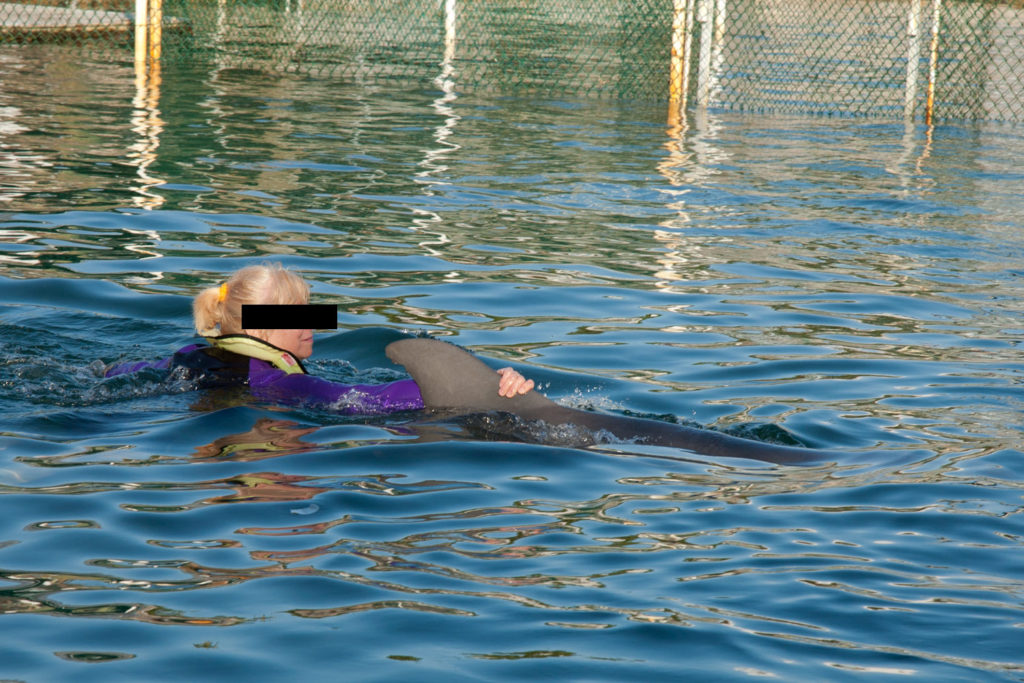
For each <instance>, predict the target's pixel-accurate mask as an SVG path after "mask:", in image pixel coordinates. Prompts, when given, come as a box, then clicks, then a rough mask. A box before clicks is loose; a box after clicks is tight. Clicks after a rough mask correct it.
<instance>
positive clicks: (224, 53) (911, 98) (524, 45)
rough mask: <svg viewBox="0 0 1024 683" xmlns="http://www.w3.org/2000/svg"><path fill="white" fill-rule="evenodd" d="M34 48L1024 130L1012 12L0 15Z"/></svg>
mask: <svg viewBox="0 0 1024 683" xmlns="http://www.w3.org/2000/svg"><path fill="white" fill-rule="evenodd" d="M137 10H138V12H139V13H140V14H137V13H136V11H137ZM147 12H148V14H146V13H147ZM137 17H138V18H140V20H141V21H140V29H139V30H137V29H136V18H137ZM147 26H148V36H149V37H148V41H149V42H148V43H146V39H145V38H142V39H141V41H142V42H140V38H139V36H140V35H141V34H142V32H143V31H145V30H146V29H147ZM155 28H159V29H160V30H158V31H156V32H154V29H155ZM154 40H155V41H157V42H156V45H157V46H158V49H157V50H156V52H154V51H153V50H154V48H153V45H154V44H153V41H154ZM26 42H49V43H58V44H64V45H68V44H73V45H77V46H80V47H81V48H82V49H87V50H90V51H94V52H95V51H99V52H104V53H120V54H122V55H123V58H124V59H127V60H130V59H131V58H132V57H131V55H132V50H133V49H135V50H138V49H140V48H138V46H139V45H148V46H149V47H148V50H149V52H150V54H151V55H158V58H159V59H160V60H161V61H162V63H163V64H165V65H173V64H174V63H175V62H177V61H180V60H184V59H187V60H189V61H190V62H193V63H196V62H199V63H202V64H209V66H210V68H212V69H223V68H234V67H239V68H248V69H265V70H288V71H299V72H305V73H310V74H314V75H318V76H324V77H331V78H341V79H346V80H350V81H355V82H365V83H373V82H382V81H387V82H396V81H398V82H403V83H408V84H410V85H412V86H416V85H422V86H426V87H434V84H437V83H441V82H444V83H446V84H447V85H448V86H450V87H454V88H455V89H457V90H460V91H471V90H486V91H489V92H495V93H503V94H504V93H507V94H534V95H539V96H559V97H565V96H579V97H591V96H599V97H614V98H624V99H647V100H659V99H660V100H666V101H668V100H672V101H673V102H676V103H678V104H680V105H683V106H687V107H694V106H697V107H704V106H706V107H710V108H715V109H743V110H753V111H771V112H800V113H808V112H814V113H824V114H833V115H872V116H902V115H906V114H910V115H914V116H930V115H931V113H932V112H934V116H935V118H937V119H991V120H1017V121H1020V120H1024V2H1022V0H1012V1H1011V2H993V1H991V0H973V1H972V0H955V1H951V0H486V1H484V0H163V1H161V0H35V1H33V2H31V3H29V2H25V1H23V0H13V1H8V2H0V49H12V48H10V47H8V46H9V45H11V44H15V43H26Z"/></svg>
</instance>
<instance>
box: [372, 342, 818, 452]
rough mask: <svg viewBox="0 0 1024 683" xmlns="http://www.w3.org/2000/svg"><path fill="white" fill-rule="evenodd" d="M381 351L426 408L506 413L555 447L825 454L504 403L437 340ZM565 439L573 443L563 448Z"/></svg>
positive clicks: (531, 398) (480, 369) (478, 366)
mask: <svg viewBox="0 0 1024 683" xmlns="http://www.w3.org/2000/svg"><path fill="white" fill-rule="evenodd" d="M384 352H385V353H386V354H387V357H388V358H390V359H391V360H392V361H393V362H395V363H397V364H399V365H401V366H403V367H404V368H405V369H406V371H407V372H408V373H409V374H410V375H411V376H412V378H413V379H414V380H416V383H417V384H418V385H419V387H420V393H421V394H422V395H423V403H424V405H425V406H426V407H427V408H428V409H431V410H437V411H445V412H454V413H456V414H476V413H488V412H495V411H497V412H501V413H511V414H513V415H516V416H518V417H519V418H521V419H523V420H529V421H536V422H542V423H544V424H546V425H547V426H549V427H552V428H556V429H558V432H559V435H560V436H561V437H562V438H560V439H559V443H560V444H564V445H570V446H574V447H585V446H591V445H594V444H596V443H609V442H615V441H619V442H623V443H638V444H645V445H653V446H668V447H671V448H681V449H685V450H688V451H692V452H693V453H698V454H701V455H711V456H719V457H728V458H747V459H752V460H762V461H766V462H772V463H777V464H799V463H809V462H812V461H819V460H821V459H822V457H823V456H824V455H825V454H824V453H822V452H821V451H816V450H814V449H810V448H797V447H790V446H781V445H776V444H769V443H765V442H762V441H754V440H753V439H744V438H740V437H736V436H730V435H728V434H723V433H721V432H715V431H711V430H707V429H697V428H694V427H686V426H683V425H678V424H671V423H668V422H660V421H658V420H647V419H642V418H635V417H626V416H621V415H607V414H603V413H594V412H588V411H585V410H576V409H574V408H568V407H566V406H563V405H559V404H558V403H555V402H554V401H552V400H551V399H549V398H548V397H546V396H544V395H543V394H541V393H540V392H539V391H531V392H529V393H527V394H521V395H519V396H515V397H513V398H505V397H502V396H499V395H498V382H499V376H498V373H496V372H495V371H494V370H493V369H491V368H490V367H488V366H487V365H486V364H484V362H483V361H481V360H480V359H478V358H476V357H475V356H473V355H472V354H471V353H469V352H468V351H466V350H464V349H462V348H459V347H458V346H456V345H454V344H451V343H448V342H445V341H440V340H438V339H429V338H422V337H417V338H412V339H402V340H399V341H395V342H392V343H390V344H388V345H387V347H386V348H385V350H384ZM566 434H568V435H569V437H570V439H571V440H572V443H565V435H566Z"/></svg>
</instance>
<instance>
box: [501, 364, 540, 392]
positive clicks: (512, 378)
mask: <svg viewBox="0 0 1024 683" xmlns="http://www.w3.org/2000/svg"><path fill="white" fill-rule="evenodd" d="M498 374H499V375H501V380H500V381H499V382H498V395H499V396H504V397H505V398H512V397H513V396H516V395H518V394H525V393H527V392H529V391H531V390H532V389H533V380H532V379H526V378H525V377H523V376H522V375H520V374H519V373H518V372H516V371H515V370H513V369H512V368H502V369H501V370H498Z"/></svg>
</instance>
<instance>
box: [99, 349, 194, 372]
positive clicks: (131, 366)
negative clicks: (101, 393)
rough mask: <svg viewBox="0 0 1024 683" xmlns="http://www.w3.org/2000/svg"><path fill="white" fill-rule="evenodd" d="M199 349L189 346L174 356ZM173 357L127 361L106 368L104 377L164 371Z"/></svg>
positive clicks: (179, 350)
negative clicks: (152, 370)
mask: <svg viewBox="0 0 1024 683" xmlns="http://www.w3.org/2000/svg"><path fill="white" fill-rule="evenodd" d="M198 348H200V345H199V344H189V345H188V346H186V347H184V348H181V349H178V351H177V352H176V353H175V356H176V355H178V354H182V353H188V352H189V351H194V350H195V349H198ZM173 359H174V356H168V357H167V358H164V359H162V360H155V361H152V360H144V361H128V362H126V363H115V364H113V365H111V366H110V367H108V368H107V369H106V370H105V371H104V373H103V376H104V377H116V376H117V375H127V374H129V373H132V372H138V371H140V370H145V369H146V368H152V369H154V370H166V369H167V368H169V367H170V366H171V361H172V360H173Z"/></svg>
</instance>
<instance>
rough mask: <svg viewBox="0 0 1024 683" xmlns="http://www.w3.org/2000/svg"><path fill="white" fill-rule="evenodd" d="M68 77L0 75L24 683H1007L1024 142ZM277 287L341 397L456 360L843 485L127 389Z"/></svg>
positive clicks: (684, 455)
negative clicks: (420, 361) (780, 457)
mask: <svg viewBox="0 0 1024 683" xmlns="http://www.w3.org/2000/svg"><path fill="white" fill-rule="evenodd" d="M55 50H56V48H53V47H45V46H35V47H32V48H18V49H14V48H7V51H5V52H4V53H3V54H2V59H0V83H2V85H0V168H2V169H3V175H2V180H0V211H2V212H3V213H0V343H2V346H0V348H2V352H0V416H2V417H0V493H2V494H3V495H2V497H0V506H2V507H0V510H2V514H0V629H2V633H3V638H2V639H0V678H6V679H14V680H25V681H54V680H75V681H104V682H110V681H137V680H171V679H175V680H192V681H201V680H224V679H230V680H246V681H278V680H292V679H294V678H296V677H301V678H303V679H308V680H361V681H363V680H365V681H372V680H398V679H408V680H422V681H434V680H437V681H442V680H443V681H451V680H509V679H526V678H540V677H543V678H549V679H560V680H608V681H618V680H627V679H629V680H632V679H635V678H644V679H649V680H691V679H695V678H704V679H708V680H743V679H748V678H750V679H752V678H763V677H775V678H778V679H782V680H807V681H819V680H854V679H856V680H905V679H906V678H907V677H916V678H919V679H922V680H930V681H932V680H936V681H937V680H949V681H967V680H971V681H974V680H1021V679H1024V656H1022V654H1021V653H1022V649H1021V646H1020V643H1021V638H1022V633H1024V632H1022V630H1021V629H1022V627H1024V617H1022V614H1024V611H1022V610H1024V579H1022V576H1024V572H1022V567H1024V553H1022V550H1024V540H1022V539H1024V523H1022V521H1021V519H1022V518H1021V517H1020V516H1019V514H1020V513H1021V511H1022V496H1024V491H1022V488H1024V487H1022V482H1024V459H1022V453H1021V450H1020V449H1019V443H1020V438H1021V425H1022V420H1021V414H1022V407H1024V392H1022V378H1024V363H1022V362H1021V359H1020V357H1019V349H1020V339H1021V336H1022V334H1024V315H1022V308H1021V304H1020V299H1021V293H1022V282H1021V278H1022V275H1024V246H1022V245H1024V218H1022V217H1024V193H1022V192H1021V188H1022V187H1024V171H1022V170H1021V167H1020V163H1019V160H1020V159H1021V158H1022V155H1024V129H1021V128H1020V127H1019V126H1016V127H1014V126H1001V125H997V124H984V123H982V124H970V125H954V124H944V125H940V126H937V127H934V128H926V127H924V126H923V125H922V124H920V123H917V122H911V123H909V124H904V122H903V121H896V122H890V121H876V120H870V119H868V120H864V119H818V118H797V117H785V118H781V117H768V116H763V115H742V114H729V115H722V114H716V113H714V112H710V113H708V114H706V115H702V116H699V117H690V118H688V119H687V120H686V121H684V122H680V123H675V124H672V123H669V122H667V119H666V111H665V107H664V106H663V105H662V104H661V103H657V102H655V103H643V102H641V103H612V102H606V101H596V100H594V101H590V100H580V101H575V100H573V101H547V100H542V101H537V100H533V99H530V98H528V97H523V98H498V97H493V98H489V97H487V96H486V94H475V95H473V96H467V95H462V94H460V93H459V92H458V88H457V80H456V86H455V87H451V86H450V85H449V86H447V87H445V88H442V87H438V88H425V89H410V88H406V87H398V86H396V87H394V88H389V87H386V86H372V87H370V86H361V85H359V84H353V83H345V82H338V81H329V80H317V79H312V78H306V77H301V76H293V75H282V74H275V75H267V74H261V73H256V72H248V71H232V70H225V69H217V68H216V67H215V66H209V67H202V66H195V67H180V68H176V69H174V70H167V71H165V72H164V73H163V74H162V79H161V80H160V82H159V83H155V84H152V83H151V84H150V85H149V86H148V87H145V88H142V89H141V90H140V89H137V87H136V85H137V84H136V81H135V79H134V74H133V73H132V71H131V69H130V67H129V65H124V64H119V63H116V62H115V63H106V64H98V63H85V64H80V63H78V62H76V61H75V60H72V59H70V58H63V59H61V58H57V57H60V53H55V52H54V51H55ZM48 51H49V52H48ZM55 54H56V55H57V57H55V56H54V55H55ZM263 261H274V262H280V263H283V264H284V265H286V266H288V267H289V268H291V269H293V270H295V271H296V272H299V273H300V274H302V275H303V276H304V277H305V278H307V280H308V281H309V282H310V283H311V284H312V288H313V299H314V301H315V302H319V303H332V304H337V305H338V307H339V329H338V330H337V331H336V332H324V333H320V334H319V335H318V337H317V340H316V354H315V356H314V357H313V359H311V361H310V363H309V367H310V368H311V370H312V371H313V372H315V373H317V374H319V375H321V376H325V377H328V378H331V379H335V380H339V381H353V380H358V381H365V382H377V381H389V380H392V379H397V378H400V377H404V376H405V375H404V373H403V371H402V369H401V368H400V367H397V366H395V365H393V364H391V363H390V362H389V361H388V360H387V358H386V357H385V356H384V353H383V345H384V344H385V343H386V341H388V340H389V339H391V338H394V335H395V334H396V333H399V332H404V333H413V334H430V335H434V336H438V337H441V338H444V339H447V340H449V341H453V342H455V343H457V344H459V345H461V346H463V347H465V348H467V349H470V350H472V351H473V352H475V353H477V354H478V355H480V356H481V357H483V358H484V359H486V361H487V362H488V363H491V364H493V365H495V366H496V367H497V366H499V364H500V365H513V366H515V367H516V368H518V369H519V370H520V371H521V372H523V373H524V374H526V375H527V376H530V377H532V378H534V379H535V380H537V382H538V385H539V388H540V390H542V391H543V392H545V393H546V394H547V395H549V396H550V397H552V398H553V399H555V400H556V401H558V402H559V403H561V404H563V405H567V406H570V407H575V408H579V409H584V410H592V411H597V412H603V413H607V414H611V415H632V416H640V417H645V418H649V419H654V420H661V421H671V422H678V423H681V424H687V425H699V426H702V427H706V428H709V429H718V430H723V431H726V432H728V433H731V434H736V435H741V436H746V437H748V438H751V439H755V440H758V441H762V442H768V443H781V444H795V445H800V446H803V447H806V448H807V449H808V452H809V453H814V452H818V451H826V450H827V451H828V453H829V455H828V457H821V458H817V459H813V460H811V461H810V462H809V463H808V464H804V465H776V464H772V463H769V462H759V461H756V460H749V459H745V458H716V457H711V456H706V455H701V454H698V453H693V452H689V451H686V450H682V449H672V448H667V447H655V446H650V445H645V444H644V443H642V441H639V440H638V441H624V442H611V443H600V444H598V445H595V446H592V447H588V448H581V447H576V446H572V445H566V444H565V443H562V442H560V441H559V439H558V434H555V433H551V432H546V431H544V430H543V428H542V426H538V425H536V424H534V425H529V424H521V423H515V422H514V421H513V422H512V423H509V422H508V421H507V420H505V421H504V422H503V421H502V419H500V418H497V417H495V416H490V417H489V418H480V419H477V420H469V421H458V420H440V421H438V422H435V423H432V424H430V425H426V426H424V425H421V424H419V421H420V420H421V418H422V417H423V416H421V415H409V414H403V415H397V416H390V417H382V416H376V417H372V416H371V417H351V416H344V415H342V414H340V413H339V412H337V411H332V410H330V409H328V408H324V407H312V406H281V405H268V404H261V403H257V402H253V401H252V400H249V399H248V398H247V397H246V396H245V395H244V392H222V393H203V392H199V391H196V389H195V386H194V385H193V384H191V383H190V382H189V380H187V379H185V378H182V377H180V376H177V375H175V374H174V373H173V372H159V371H152V372H143V373H140V374H138V375H135V376H122V377H116V378H111V379H102V378H101V377H100V374H99V368H101V367H102V365H103V364H105V363H111V362H114V361H119V360H129V359H151V358H159V357H163V356H166V355H167V354H169V353H171V352H172V351H174V350H175V349H177V348H179V347H180V346H184V345H185V344H187V343H189V342H191V341H192V340H193V331H192V327H191V318H190V315H191V314H190V304H191V298H192V297H193V296H194V295H195V294H196V293H197V292H198V291H199V290H200V289H202V288H203V287H207V286H210V285H213V284H217V283H219V282H222V281H223V280H224V279H225V278H226V277H227V276H228V275H229V274H230V273H231V272H232V271H234V270H236V269H237V268H239V267H241V266H243V265H247V264H250V263H257V262H263Z"/></svg>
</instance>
